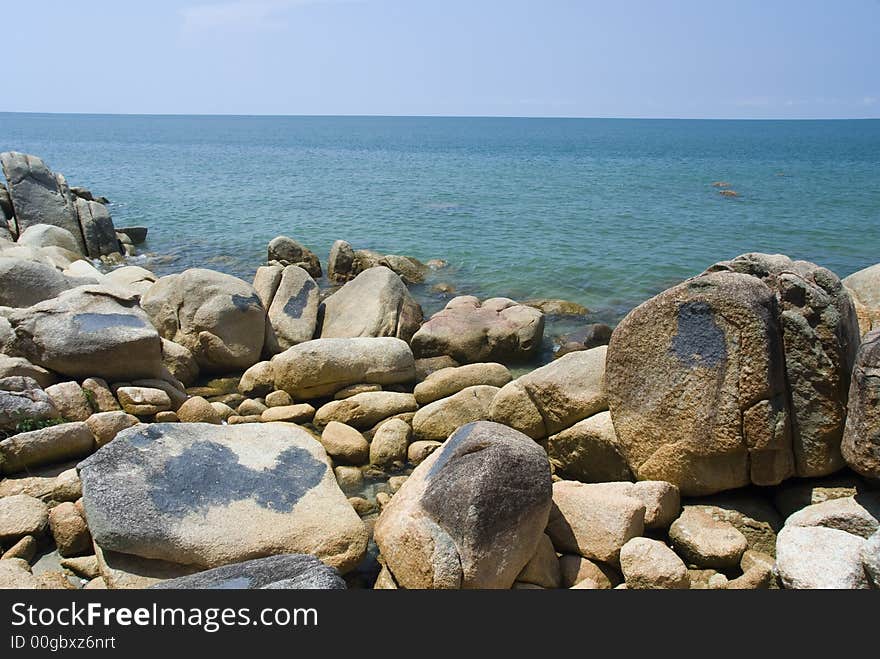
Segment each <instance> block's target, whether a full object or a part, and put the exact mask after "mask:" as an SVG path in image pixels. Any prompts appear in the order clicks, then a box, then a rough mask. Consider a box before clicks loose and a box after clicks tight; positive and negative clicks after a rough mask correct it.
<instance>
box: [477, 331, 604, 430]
mask: <svg viewBox="0 0 880 659" xmlns="http://www.w3.org/2000/svg"><path fill="white" fill-rule="evenodd" d="M606 350H607V349H606V348H605V346H601V347H599V348H594V349H592V350H585V351H581V352H576V353H570V354H568V355H565V356H564V357H562V358H560V359H557V360H555V361H553V362H551V363H550V364H547V365H546V366H542V367H541V368H538V369H535V370H534V371H532V372H531V373H528V374H526V375H523V376H522V377H520V378H517V379H516V380H514V381H513V382H511V383H509V384H507V385H505V386H504V387H503V388H502V389H501V391H500V392H498V395H497V396H496V397H495V400H494V401H493V402H492V409H491V415H492V419H493V420H494V421H497V422H498V423H503V424H505V425H508V426H511V427H512V428H516V429H517V430H519V431H520V432H523V433H525V434H527V435H528V436H529V437H532V438H533V439H543V438H544V437H547V436H549V435H552V434H554V433H557V432H559V431H561V430H564V429H565V428H568V427H570V426H571V425H573V424H574V423H577V422H578V421H580V420H582V419H585V418H587V417H589V416H592V415H594V414H596V413H597V412H601V411H603V410H606V409H608V399H607V397H606V394H605V386H604V379H605V378H604V372H605V353H606Z"/></svg>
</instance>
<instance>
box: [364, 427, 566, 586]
mask: <svg viewBox="0 0 880 659" xmlns="http://www.w3.org/2000/svg"><path fill="white" fill-rule="evenodd" d="M550 502H551V484H550V471H549V465H548V463H547V459H546V456H545V455H544V452H543V450H542V449H541V448H540V447H539V446H538V445H537V444H536V443H535V442H534V441H532V440H531V439H529V438H528V437H526V436H525V435H523V434H522V433H519V432H517V431H515V430H513V429H511V428H507V427H505V426H501V425H499V424H496V423H492V422H488V421H482V422H477V423H472V424H468V425H466V426H464V427H462V428H460V429H459V430H458V431H456V432H455V434H453V435H452V436H451V437H450V438H449V439H448V440H447V441H446V442H445V443H444V444H443V447H442V448H441V449H439V450H437V451H435V452H434V453H432V454H431V455H430V456H429V457H428V458H427V459H426V460H425V461H424V462H422V463H421V464H420V465H419V466H418V467H417V468H416V469H415V471H414V472H413V473H412V475H411V476H410V477H409V478H408V479H407V480H406V482H405V483H404V484H403V486H402V487H401V488H400V490H399V491H398V492H397V493H396V494H395V495H394V497H393V498H392V499H391V502H390V503H389V504H388V505H387V506H386V507H385V508H384V510H383V511H382V514H381V515H380V516H379V520H378V521H377V522H376V527H375V538H376V543H377V544H378V546H379V550H380V551H381V554H382V557H383V559H384V560H385V563H386V565H387V567H388V569H389V570H390V571H391V572H392V573H393V576H394V579H395V581H396V582H397V583H398V584H400V585H401V586H403V587H405V588H453V589H455V588H510V586H511V585H513V582H514V580H515V579H516V577H517V575H518V574H519V573H520V572H521V571H522V569H523V568H524V567H525V566H526V564H527V563H528V562H529V560H530V559H531V558H532V556H533V555H534V554H535V550H536V549H537V546H538V543H539V542H540V540H541V539H542V537H543V532H544V528H545V526H546V524H547V518H548V514H549V511H550Z"/></svg>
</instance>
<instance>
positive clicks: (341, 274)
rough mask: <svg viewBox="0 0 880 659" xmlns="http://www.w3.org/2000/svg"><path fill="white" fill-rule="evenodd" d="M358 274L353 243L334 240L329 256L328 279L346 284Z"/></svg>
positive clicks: (335, 282)
mask: <svg viewBox="0 0 880 659" xmlns="http://www.w3.org/2000/svg"><path fill="white" fill-rule="evenodd" d="M358 274H359V273H358V272H356V271H355V254H354V249H353V248H352V246H351V244H350V243H348V242H346V241H344V240H337V241H336V242H334V243H333V246H332V247H331V248H330V256H329V257H328V258H327V279H329V280H330V281H331V282H333V283H334V284H344V283H345V282H347V281H349V280H351V279H354V278H355V277H356V276H357V275H358Z"/></svg>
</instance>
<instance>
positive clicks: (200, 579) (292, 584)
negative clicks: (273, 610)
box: [152, 554, 346, 590]
mask: <svg viewBox="0 0 880 659" xmlns="http://www.w3.org/2000/svg"><path fill="white" fill-rule="evenodd" d="M152 588H154V589H157V590H169V589H178V590H180V589H187V590H190V589H211V590H218V589H219V590H257V589H267V588H269V589H284V590H344V589H345V588H346V586H345V581H344V580H343V579H342V577H340V576H339V572H337V571H336V570H335V569H333V568H332V567H330V566H328V565H324V563H322V562H321V561H319V560H318V559H317V558H315V557H314V556H309V555H307V554H280V555H278V556H267V557H266V558H256V559H254V560H250V561H244V562H242V563H233V564H232V565H224V566H222V567H215V568H214V569H212V570H205V571H204V572H197V573H195V574H192V575H189V576H186V577H178V578H177V579H169V580H168V581H163V582H161V583H158V584H156V585H155V586H152Z"/></svg>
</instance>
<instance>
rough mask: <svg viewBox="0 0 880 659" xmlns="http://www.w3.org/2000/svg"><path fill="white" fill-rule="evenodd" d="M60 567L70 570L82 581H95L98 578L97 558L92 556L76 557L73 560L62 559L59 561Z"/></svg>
mask: <svg viewBox="0 0 880 659" xmlns="http://www.w3.org/2000/svg"><path fill="white" fill-rule="evenodd" d="M61 567H63V568H65V569H67V570H70V571H71V572H73V573H74V574H77V575H78V576H80V577H82V578H83V579H95V578H96V577H98V576H100V570H99V568H98V557H97V556H95V555H94V554H92V555H90V556H77V557H75V558H63V559H61Z"/></svg>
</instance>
